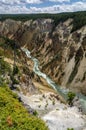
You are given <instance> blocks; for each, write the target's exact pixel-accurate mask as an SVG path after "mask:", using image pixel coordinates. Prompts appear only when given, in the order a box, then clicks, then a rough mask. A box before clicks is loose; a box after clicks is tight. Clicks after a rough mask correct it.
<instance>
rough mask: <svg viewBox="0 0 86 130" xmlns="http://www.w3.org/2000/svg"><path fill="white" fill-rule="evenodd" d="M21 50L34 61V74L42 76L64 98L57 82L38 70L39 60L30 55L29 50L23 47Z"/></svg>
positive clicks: (65, 97)
mask: <svg viewBox="0 0 86 130" xmlns="http://www.w3.org/2000/svg"><path fill="white" fill-rule="evenodd" d="M22 50H23V51H24V52H25V53H26V55H27V57H28V58H31V59H32V60H33V62H34V67H33V71H34V72H35V74H37V75H38V76H41V77H42V78H44V79H45V80H46V81H47V83H48V84H49V85H50V86H51V87H52V88H53V89H54V90H55V91H57V92H58V93H59V94H60V95H61V96H62V97H63V98H64V99H65V100H66V99H67V96H66V94H65V93H63V91H62V89H60V87H59V86H57V84H56V83H55V82H54V81H53V80H52V79H50V78H49V77H48V76H47V75H46V74H44V73H42V72H41V71H40V70H39V61H38V60H37V59H36V58H34V57H32V56H31V53H30V51H29V50H27V49H25V48H22Z"/></svg>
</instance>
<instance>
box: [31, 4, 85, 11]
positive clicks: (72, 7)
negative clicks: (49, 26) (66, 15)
mask: <svg viewBox="0 0 86 130" xmlns="http://www.w3.org/2000/svg"><path fill="white" fill-rule="evenodd" d="M30 10H31V11H32V12H40V13H60V12H73V11H84V10H86V2H76V3H73V4H62V5H54V6H50V7H44V8H36V7H31V8H30Z"/></svg>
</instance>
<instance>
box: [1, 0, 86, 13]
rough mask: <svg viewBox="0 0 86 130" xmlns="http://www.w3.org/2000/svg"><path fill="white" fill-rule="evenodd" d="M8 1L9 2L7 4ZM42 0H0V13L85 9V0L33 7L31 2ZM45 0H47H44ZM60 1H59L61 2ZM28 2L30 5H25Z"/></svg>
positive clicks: (56, 11)
mask: <svg viewBox="0 0 86 130" xmlns="http://www.w3.org/2000/svg"><path fill="white" fill-rule="evenodd" d="M9 1H10V4H9ZM40 1H41V2H42V0H0V13H6V14H7V13H11V14H12V13H13V14H15V13H60V12H73V11H84V10H86V1H82V2H74V3H72V4H71V3H67V4H66V3H62V4H55V5H52V6H48V7H41V8H40V7H36V4H35V6H34V7H33V6H32V5H31V4H30V2H31V3H34V2H38V3H40ZM46 1H47V0H46ZM52 1H59V0H52ZM61 1H67V0H61ZM61 1H60V2H61ZM27 3H28V4H30V7H28V6H27Z"/></svg>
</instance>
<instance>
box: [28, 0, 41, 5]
mask: <svg viewBox="0 0 86 130" xmlns="http://www.w3.org/2000/svg"><path fill="white" fill-rule="evenodd" d="M26 3H31V4H34V3H36V4H39V3H42V1H41V0H26Z"/></svg>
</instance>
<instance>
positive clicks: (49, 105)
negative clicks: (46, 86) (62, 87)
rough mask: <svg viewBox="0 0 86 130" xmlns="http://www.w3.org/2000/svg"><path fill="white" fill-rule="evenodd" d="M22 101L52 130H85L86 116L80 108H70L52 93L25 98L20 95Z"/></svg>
mask: <svg viewBox="0 0 86 130" xmlns="http://www.w3.org/2000/svg"><path fill="white" fill-rule="evenodd" d="M19 96H20V97H21V100H22V101H23V102H24V103H25V104H27V105H29V106H30V107H31V108H32V109H33V110H35V111H37V113H38V116H39V117H41V118H42V119H43V120H44V121H45V122H46V123H47V125H48V127H49V129H50V130H67V128H74V130H85V128H86V116H85V115H82V113H81V112H79V109H78V107H76V106H74V107H69V106H68V105H64V104H63V103H61V102H60V101H59V100H58V96H57V95H56V94H54V93H52V92H47V93H44V94H38V95H32V96H24V95H23V94H22V93H20V94H19Z"/></svg>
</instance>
